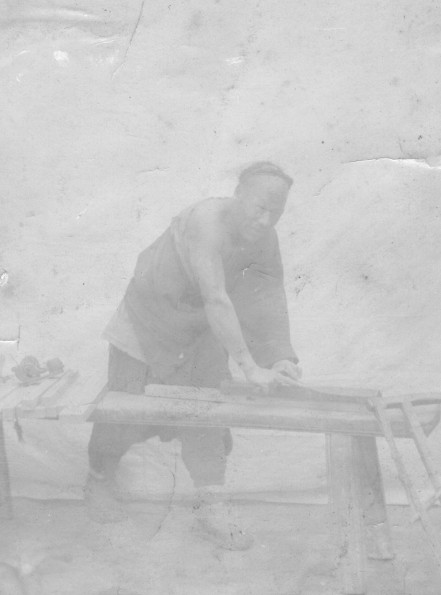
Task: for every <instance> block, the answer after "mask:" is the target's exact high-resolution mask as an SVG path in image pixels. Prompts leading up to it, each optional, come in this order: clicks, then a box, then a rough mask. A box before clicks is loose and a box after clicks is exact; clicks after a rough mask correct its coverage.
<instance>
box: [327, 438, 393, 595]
mask: <svg viewBox="0 0 441 595" xmlns="http://www.w3.org/2000/svg"><path fill="white" fill-rule="evenodd" d="M326 439H327V463H328V492H329V496H330V505H331V515H332V524H333V533H334V539H335V546H336V548H337V556H338V557H337V560H338V567H339V573H340V581H341V585H342V593H344V594H345V595H363V594H364V593H366V557H367V554H369V557H371V558H375V559H379V560H391V559H392V558H393V557H394V556H393V551H392V545H391V541H390V532H389V523H388V519H387V512H386V504H385V498H384V490H383V481H382V477H381V470H380V464H379V460H378V451H377V444H376V439H375V437H371V436H347V435H343V434H329V435H327V437H326ZM366 536H367V537H368V538H369V541H368V544H366ZM366 546H368V549H367V547H366Z"/></svg>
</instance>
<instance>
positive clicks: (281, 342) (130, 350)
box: [86, 162, 299, 549]
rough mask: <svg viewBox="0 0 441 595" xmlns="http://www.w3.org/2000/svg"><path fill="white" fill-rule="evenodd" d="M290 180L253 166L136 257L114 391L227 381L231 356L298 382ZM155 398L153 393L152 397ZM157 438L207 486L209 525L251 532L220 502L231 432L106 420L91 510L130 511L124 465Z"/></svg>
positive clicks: (121, 321)
mask: <svg viewBox="0 0 441 595" xmlns="http://www.w3.org/2000/svg"><path fill="white" fill-rule="evenodd" d="M291 184H292V180H291V178H290V177H289V176H287V175H286V174H285V173H284V172H283V171H282V170H281V169H280V168H279V167H278V166H276V165H274V164H272V163H269V162H259V163H255V164H254V165H252V166H251V167H249V168H247V169H245V170H244V171H243V172H242V174H241V175H240V177H239V181H238V185H237V187H236V190H235V193H234V196H233V197H228V198H208V199H206V200H202V201H200V202H198V203H196V204H194V205H193V206H191V207H189V208H187V209H185V210H184V211H182V212H181V213H180V214H179V215H178V216H177V217H175V218H174V219H173V220H172V222H171V225H170V226H169V227H168V228H167V229H166V231H165V232H164V233H163V234H162V235H161V236H160V237H159V238H158V239H157V240H156V241H155V242H153V244H151V245H150V246H149V247H148V248H146V249H145V250H144V251H143V252H141V254H140V255H139V257H138V261H137V264H136V268H135V272H134V275H133V278H132V280H131V281H130V283H129V286H128V288H127V291H126V294H125V296H124V299H123V301H122V303H121V304H120V306H119V308H118V310H117V312H116V314H115V316H114V317H113V319H112V320H111V322H110V323H109V325H108V327H107V329H106V331H105V338H106V339H107V340H108V341H109V343H110V354H109V379H108V388H109V390H115V391H125V392H130V393H143V392H144V387H145V385H147V384H148V383H152V382H155V383H164V384H175V385H189V386H199V387H218V386H219V384H220V382H221V381H222V380H224V379H225V378H228V377H229V368H228V357H230V358H231V359H232V360H234V362H236V364H237V365H238V367H239V368H240V369H241V370H242V372H243V373H244V375H245V377H246V379H247V380H248V382H250V383H252V384H254V385H256V386H258V387H261V388H263V389H268V388H269V387H270V386H273V385H277V384H281V385H290V384H295V383H296V380H297V379H298V376H299V368H298V367H297V362H298V360H297V357H296V355H295V353H294V351H293V348H292V346H291V342H290V332H289V320H288V313H287V304H286V296H285V291H284V287H283V269H282V263H281V258H280V253H279V247H278V240H277V234H276V231H275V229H274V226H275V224H276V223H277V221H278V220H279V218H280V216H281V215H282V213H283V210H284V208H285V204H286V200H287V196H288V192H289V189H290V187H291ZM146 398H147V397H146ZM153 436H159V437H160V439H161V440H171V439H173V438H178V439H179V440H180V441H181V445H182V459H183V461H184V463H185V465H186V467H187V469H188V471H189V473H190V475H191V477H192V479H193V482H194V485H195V487H196V488H198V503H197V505H196V506H195V511H196V512H197V517H198V520H199V521H200V523H201V526H202V527H204V528H205V530H206V531H207V532H208V533H210V534H211V535H212V536H213V537H214V538H215V539H217V540H218V541H219V542H220V543H221V544H223V545H226V547H230V548H231V549H240V548H242V547H248V545H249V542H250V540H249V539H248V538H247V537H246V536H244V535H243V533H242V532H241V531H240V530H239V529H238V527H237V525H236V524H234V523H233V522H232V520H231V515H230V514H228V511H226V509H225V507H222V506H221V505H214V504H213V491H214V489H215V488H214V486H217V485H222V484H223V483H224V478H225V469H226V460H227V456H228V454H229V453H230V452H231V449H232V438H231V433H230V430H229V429H227V428H225V429H217V428H184V427H176V428H169V427H167V428H166V427H158V426H154V427H153V426H145V425H139V426H137V425H128V424H125V425H124V424H121V425H115V424H98V423H96V424H95V425H94V427H93V431H92V436H91V439H90V443H89V461H90V474H89V479H88V485H87V489H86V498H87V502H88V504H89V509H90V511H91V513H92V514H94V516H95V518H97V517H99V520H101V521H116V520H118V519H120V518H122V517H123V516H124V512H123V509H122V507H121V505H119V503H118V502H117V501H116V499H115V498H114V497H113V493H112V491H113V482H114V476H115V472H116V469H117V466H118V463H119V461H120V459H121V457H122V456H123V455H124V454H125V453H126V452H127V450H128V449H129V448H130V446H131V445H132V444H134V443H136V442H142V441H144V440H147V439H148V438H151V437H153Z"/></svg>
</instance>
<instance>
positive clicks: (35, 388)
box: [1, 379, 56, 421]
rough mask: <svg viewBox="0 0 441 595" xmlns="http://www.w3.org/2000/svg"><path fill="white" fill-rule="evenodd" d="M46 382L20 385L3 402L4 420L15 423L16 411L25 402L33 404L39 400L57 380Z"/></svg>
mask: <svg viewBox="0 0 441 595" xmlns="http://www.w3.org/2000/svg"><path fill="white" fill-rule="evenodd" d="M49 382H50V383H49V384H48V380H45V381H44V382H41V383H39V384H30V385H28V386H25V385H23V384H18V385H17V386H16V388H15V390H14V391H12V392H11V393H10V394H9V395H8V396H7V397H6V398H5V399H3V401H2V402H1V413H2V418H3V419H4V420H8V421H13V420H14V419H15V410H16V408H17V407H18V406H19V405H20V404H21V403H22V402H23V401H29V402H33V401H34V400H36V399H38V397H39V395H40V394H41V393H42V392H44V391H46V389H47V388H49V387H50V386H51V385H52V384H54V382H56V380H54V379H51V380H50V381H49Z"/></svg>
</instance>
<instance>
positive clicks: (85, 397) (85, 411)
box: [58, 372, 107, 423]
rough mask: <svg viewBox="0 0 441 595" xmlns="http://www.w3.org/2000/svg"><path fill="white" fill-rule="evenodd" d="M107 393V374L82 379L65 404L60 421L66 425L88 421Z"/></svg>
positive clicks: (60, 413) (60, 414)
mask: <svg viewBox="0 0 441 595" xmlns="http://www.w3.org/2000/svg"><path fill="white" fill-rule="evenodd" d="M106 392H107V373H106V372H102V373H98V374H91V375H89V376H88V377H85V378H83V379H82V378H81V377H80V380H79V381H78V383H76V384H75V386H74V388H73V389H72V390H70V391H69V394H68V398H67V399H66V400H64V402H63V406H62V408H61V409H60V412H59V416H58V417H59V420H60V421H62V422H65V423H77V422H81V421H86V420H87V419H88V418H89V416H90V414H91V413H92V411H93V410H94V409H95V407H96V404H97V403H98V402H99V401H100V400H101V399H102V397H103V396H104V395H105V394H106Z"/></svg>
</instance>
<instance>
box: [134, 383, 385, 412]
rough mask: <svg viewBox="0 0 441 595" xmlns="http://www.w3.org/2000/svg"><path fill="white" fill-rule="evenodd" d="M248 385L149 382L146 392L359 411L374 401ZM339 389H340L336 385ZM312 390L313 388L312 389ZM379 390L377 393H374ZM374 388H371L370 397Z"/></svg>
mask: <svg viewBox="0 0 441 595" xmlns="http://www.w3.org/2000/svg"><path fill="white" fill-rule="evenodd" d="M243 386H246V389H245V388H244V390H242V391H241V390H239V391H234V390H231V391H227V392H223V391H222V390H218V389H213V388H198V387H192V386H173V385H166V384H149V385H148V386H146V387H145V391H144V394H145V395H146V396H148V397H161V398H163V399H177V400H180V401H182V400H186V401H198V402H205V401H208V402H213V403H232V404H239V403H242V404H247V405H248V406H249V407H252V406H257V407H265V406H267V407H270V408H273V407H275V406H280V407H284V408H286V407H297V408H302V407H308V408H309V409H316V410H319V411H348V412H351V411H358V412H360V413H364V412H365V411H366V408H367V406H368V405H369V404H370V401H368V400H366V399H365V398H363V399H358V398H356V399H352V398H351V399H348V398H346V396H345V398H341V395H338V394H331V393H329V394H328V393H326V394H323V393H316V392H314V393H313V394H314V397H313V398H312V399H310V398H309V393H308V392H306V389H305V388H303V389H302V390H301V391H300V392H299V393H297V394H296V395H295V396H293V395H292V394H290V396H288V397H287V396H286V395H285V396H283V395H282V396H280V394H279V392H278V391H271V392H270V393H268V394H264V393H256V392H254V391H253V390H252V391H251V392H250V386H249V385H243ZM335 390H337V389H335ZM308 391H309V389H308ZM374 394H376V393H374ZM371 396H372V392H369V397H371Z"/></svg>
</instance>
